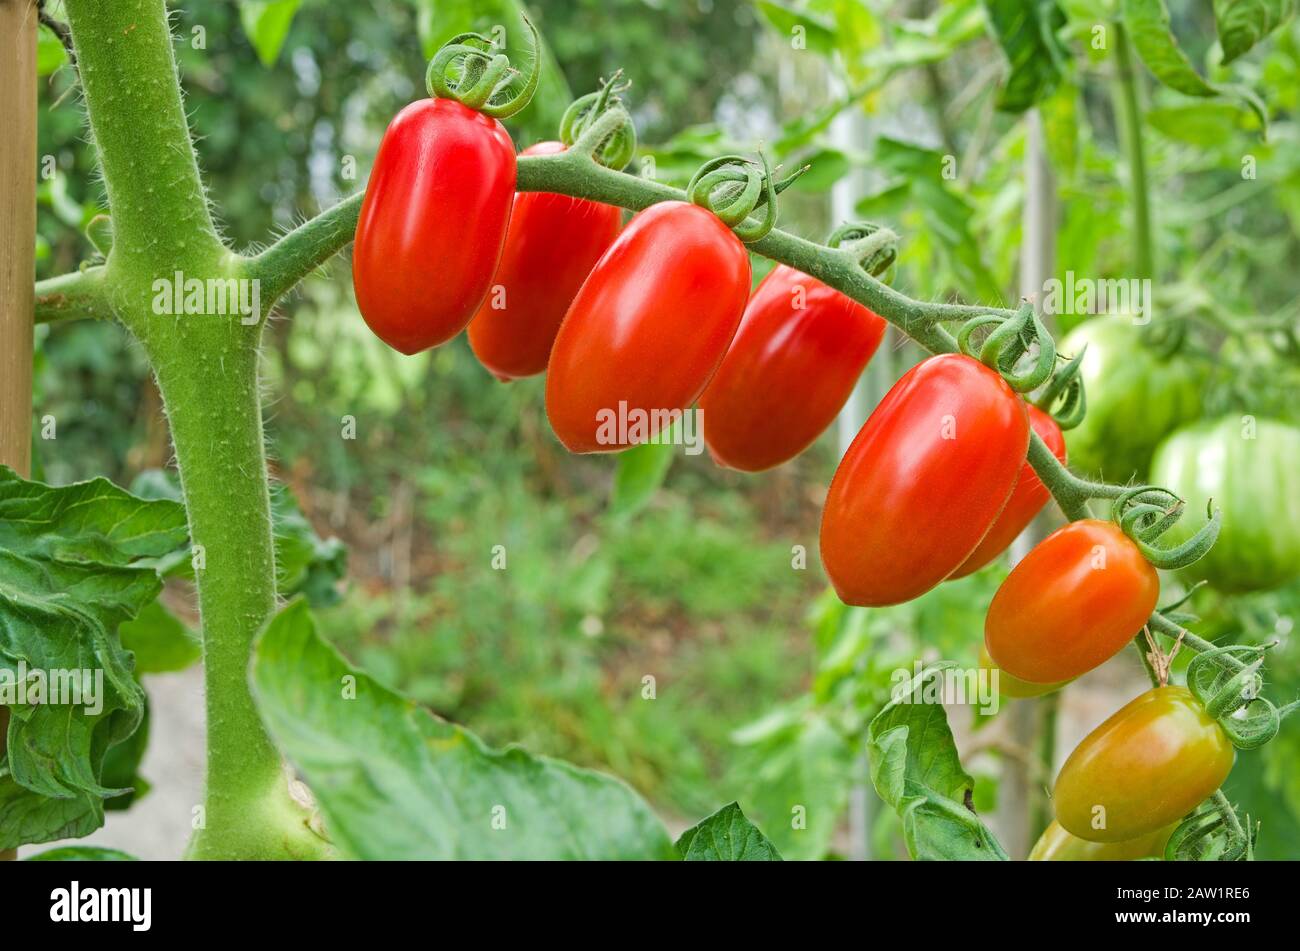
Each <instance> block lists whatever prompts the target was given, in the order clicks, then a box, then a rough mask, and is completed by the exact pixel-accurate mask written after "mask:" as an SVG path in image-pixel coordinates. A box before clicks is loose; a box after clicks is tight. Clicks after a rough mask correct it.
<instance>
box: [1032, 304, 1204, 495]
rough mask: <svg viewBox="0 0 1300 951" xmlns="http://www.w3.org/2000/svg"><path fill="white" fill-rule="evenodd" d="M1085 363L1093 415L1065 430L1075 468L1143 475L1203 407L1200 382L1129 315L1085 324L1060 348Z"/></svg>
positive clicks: (1118, 476) (1121, 477) (1119, 477)
mask: <svg viewBox="0 0 1300 951" xmlns="http://www.w3.org/2000/svg"><path fill="white" fill-rule="evenodd" d="M1085 345H1086V346H1087V348H1088V350H1087V355H1086V356H1085V357H1084V358H1083V366H1082V367H1080V376H1081V378H1082V380H1083V387H1084V395H1085V397H1086V399H1087V407H1088V411H1087V414H1086V415H1085V416H1084V418H1083V422H1082V423H1080V424H1079V425H1078V426H1076V427H1075V428H1074V429H1071V430H1067V431H1066V433H1065V445H1066V448H1067V449H1068V450H1069V454H1070V466H1071V468H1074V469H1077V470H1079V471H1080V472H1084V473H1088V474H1090V475H1101V476H1104V477H1105V478H1106V479H1107V480H1108V481H1110V482H1125V481H1127V480H1128V479H1130V478H1137V479H1144V478H1145V477H1146V473H1147V469H1148V467H1149V466H1150V464H1151V454H1152V453H1153V452H1154V451H1155V448H1156V446H1157V445H1158V444H1159V442H1160V440H1162V439H1164V438H1165V436H1167V435H1169V433H1170V432H1172V431H1173V430H1175V429H1177V428H1178V427H1179V426H1181V425H1182V424H1183V423H1186V422H1190V421H1191V420H1193V419H1196V417H1197V416H1199V415H1200V412H1201V380H1200V378H1199V374H1198V373H1197V372H1196V371H1195V370H1194V369H1193V368H1192V367H1191V366H1190V365H1189V364H1188V363H1187V359H1186V358H1185V357H1181V356H1178V355H1175V356H1173V357H1170V358H1168V359H1165V358H1164V357H1162V356H1160V355H1159V354H1157V353H1156V352H1155V351H1153V350H1152V349H1150V348H1149V347H1147V346H1145V345H1144V344H1143V343H1142V327H1140V326H1138V325H1136V324H1134V323H1133V321H1132V320H1131V319H1130V318H1127V317H1096V318H1094V319H1092V320H1089V321H1088V322H1087V323H1084V324H1080V325H1079V326H1078V327H1075V328H1074V330H1072V331H1070V333H1069V334H1068V335H1067V336H1066V337H1065V339H1064V340H1062V341H1061V343H1060V345H1059V347H1058V348H1057V349H1058V350H1059V351H1060V352H1061V353H1062V354H1063V355H1065V356H1068V357H1073V356H1075V355H1077V354H1078V352H1079V351H1080V350H1082V349H1083V348H1084V346H1085Z"/></svg>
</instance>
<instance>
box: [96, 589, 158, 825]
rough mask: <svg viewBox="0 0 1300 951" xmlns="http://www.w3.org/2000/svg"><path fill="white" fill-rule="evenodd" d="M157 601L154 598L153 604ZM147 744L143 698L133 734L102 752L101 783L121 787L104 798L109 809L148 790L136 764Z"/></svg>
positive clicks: (131, 801)
mask: <svg viewBox="0 0 1300 951" xmlns="http://www.w3.org/2000/svg"><path fill="white" fill-rule="evenodd" d="M157 603H158V602H157V601H155V602H154V604H157ZM148 746H149V703H148V701H147V699H146V702H145V706H144V716H143V717H142V718H141V720H140V725H139V726H138V727H136V730H135V732H134V733H132V734H131V735H130V736H128V737H127V738H126V739H124V740H122V741H121V742H120V743H115V744H113V745H112V746H110V747H109V748H108V752H107V753H106V754H104V770H103V773H102V775H101V777H100V779H101V781H102V782H103V784H104V785H105V786H109V787H112V788H115V789H122V790H125V791H124V792H123V793H122V794H121V795H118V796H114V797H113V798H112V799H106V800H105V801H104V808H105V809H107V810H109V811H110V812H111V811H117V810H122V809H129V808H131V806H132V804H134V803H135V802H136V800H138V799H142V798H144V796H145V794H146V793H148V792H149V788H150V786H149V781H148V780H147V779H145V778H144V777H143V776H141V775H140V763H141V761H142V760H143V759H144V752H145V750H146V749H147V748H148Z"/></svg>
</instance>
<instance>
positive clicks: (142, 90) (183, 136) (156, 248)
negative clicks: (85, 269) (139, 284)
mask: <svg viewBox="0 0 1300 951" xmlns="http://www.w3.org/2000/svg"><path fill="white" fill-rule="evenodd" d="M66 6H67V11H68V21H69V23H70V24H71V26H72V39H73V43H74V45H75V46H76V50H77V64H78V72H79V75H80V79H81V87H82V90H83V91H84V93H85V97H86V105H87V109H88V112H89V114H90V129H91V132H92V133H93V135H94V140H95V145H96V147H97V149H98V152H99V163H100V166H101V168H102V169H103V172H104V187H105V190H106V191H107V193H108V204H109V208H110V211H111V214H112V218H113V232H114V240H113V251H112V253H111V254H110V255H109V266H110V268H111V267H112V264H113V261H114V260H115V259H118V258H128V259H135V260H144V259H150V260H154V261H166V260H167V259H169V258H170V257H172V256H173V255H175V254H178V253H179V254H185V253H186V252H194V251H199V252H206V253H208V254H209V255H211V256H216V255H219V254H221V253H222V252H224V250H225V249H224V248H223V247H222V245H221V241H220V239H219V238H218V237H217V231H216V228H215V227H213V224H212V216H211V214H209V212H208V203H207V199H206V197H205V195H204V192H203V183H202V181H201V180H200V178H199V167H198V163H197V161H196V160H195V157H194V146H193V144H192V143H191V141H190V130H189V125H188V124H187V122H186V120H185V109H184V106H183V105H182V103H181V90H180V84H179V83H178V82H177V81H176V60H175V57H174V56H173V54H172V37H171V32H170V31H169V29H168V25H167V17H166V11H165V9H164V5H163V4H162V3H161V2H159V0H114V2H112V3H103V2H99V0H67V4H66Z"/></svg>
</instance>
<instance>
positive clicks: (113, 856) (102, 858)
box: [23, 845, 138, 862]
mask: <svg viewBox="0 0 1300 951" xmlns="http://www.w3.org/2000/svg"><path fill="white" fill-rule="evenodd" d="M23 861H24V862H135V861H138V860H137V859H136V857H135V856H134V855H127V854H126V853H125V852H121V851H119V850H117V849H108V848H104V847H103V846H100V845H65V846H62V847H60V848H57V849H46V850H45V851H44V852H37V853H36V854H35V855H29V856H27V857H26V858H25V859H23Z"/></svg>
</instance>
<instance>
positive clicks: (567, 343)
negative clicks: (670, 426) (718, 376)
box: [546, 201, 749, 452]
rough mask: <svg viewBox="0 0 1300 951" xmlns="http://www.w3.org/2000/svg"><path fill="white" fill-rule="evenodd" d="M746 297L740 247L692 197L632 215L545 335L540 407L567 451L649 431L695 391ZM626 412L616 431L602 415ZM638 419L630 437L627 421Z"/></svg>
mask: <svg viewBox="0 0 1300 951" xmlns="http://www.w3.org/2000/svg"><path fill="white" fill-rule="evenodd" d="M748 295H749V255H748V253H747V252H746V251H745V246H744V245H743V244H742V243H741V242H740V239H739V238H737V237H736V235H735V234H733V233H732V232H731V230H730V229H729V228H728V227H727V226H726V225H725V224H723V222H722V221H721V220H720V219H719V218H718V217H717V216H716V215H714V214H713V213H712V212H711V211H708V210H706V209H704V208H702V207H700V206H698V205H693V204H689V203H687V202H682V201H667V202H662V203H661V204H658V205H655V206H653V207H652V208H648V209H647V210H645V211H643V212H641V213H640V214H639V215H637V216H636V217H635V218H633V219H632V221H631V222H630V223H629V224H628V226H627V228H626V229H624V231H623V233H622V234H621V235H619V237H618V240H616V241H615V242H614V243H613V244H612V245H611V246H610V248H609V250H607V251H606V252H605V254H604V256H603V257H602V258H601V259H600V261H599V262H598V263H597V264H596V267H595V268H594V269H593V270H592V272H591V274H590V275H589V276H588V277H587V280H586V282H585V283H584V284H583V285H582V288H581V290H579V291H578V296H577V297H575V298H574V300H573V304H572V306H571V307H570V308H569V312H568V314H566V315H565V318H564V322H563V323H562V324H561V325H560V330H559V333H558V335H557V336H556V338H555V346H554V348H553V349H552V351H551V359H550V363H549V364H548V365H547V372H546V415H547V417H548V418H549V419H550V421H551V428H552V429H554V430H555V435H556V436H557V437H559V439H560V442H562V443H564V445H565V446H566V447H567V448H568V449H569V450H570V451H572V452H612V451H616V450H619V449H626V448H627V447H628V446H629V445H633V444H634V443H635V442H644V441H646V440H648V439H650V438H653V437H654V436H655V435H656V433H658V432H659V431H660V429H666V428H667V426H666V423H667V422H668V421H669V420H670V414H672V413H674V412H677V413H680V411H682V410H685V409H687V408H689V407H690V406H691V404H692V403H694V402H695V400H696V399H698V398H699V396H700V394H701V393H702V392H704V388H705V386H706V385H707V384H708V382H709V379H710V378H711V377H712V376H713V373H714V371H715V370H716V369H717V368H718V364H719V363H721V362H722V358H723V355H724V354H725V353H726V352H727V346H728V344H730V343H731V338H732V336H733V335H734V334H735V332H736V326H737V325H738V324H739V323H740V317H741V315H742V314H743V313H744V309H745V300H746V298H747V297H748ZM623 418H626V419H627V420H628V423H629V425H628V427H626V428H624V431H623V432H620V431H619V429H620V427H618V426H617V425H611V421H617V420H620V419H623ZM638 419H643V420H644V421H645V422H644V423H643V428H642V432H641V435H640V437H639V438H631V435H634V431H633V429H632V427H633V426H635V425H636V423H637V421H638Z"/></svg>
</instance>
